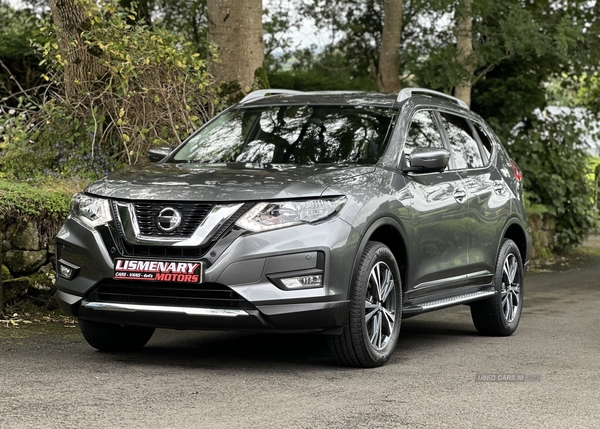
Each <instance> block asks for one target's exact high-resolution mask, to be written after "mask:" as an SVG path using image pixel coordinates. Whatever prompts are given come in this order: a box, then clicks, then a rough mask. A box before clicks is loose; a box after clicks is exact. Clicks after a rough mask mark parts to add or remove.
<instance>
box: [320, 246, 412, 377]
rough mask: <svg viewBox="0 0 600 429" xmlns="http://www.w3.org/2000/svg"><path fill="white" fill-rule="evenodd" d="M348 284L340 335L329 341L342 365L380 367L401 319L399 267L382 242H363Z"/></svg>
mask: <svg viewBox="0 0 600 429" xmlns="http://www.w3.org/2000/svg"><path fill="white" fill-rule="evenodd" d="M352 286H353V292H352V297H351V302H350V312H349V314H348V319H347V320H346V324H345V326H344V329H343V331H342V334H341V335H338V336H334V337H332V338H331V340H330V341H331V346H332V349H333V352H334V355H335V357H336V358H337V360H338V362H340V363H341V364H342V365H346V366H354V367H363V368H372V367H377V366H381V365H383V364H385V363H386V362H387V361H388V360H389V358H390V356H391V355H392V353H393V352H394V349H395V348H396V343H397V342H398V336H399V335H400V321H401V318H402V288H401V283H400V270H399V269H398V264H397V263H396V259H395V258H394V255H393V254H392V252H391V250H390V249H389V248H388V247H387V246H386V245H385V244H383V243H380V242H376V241H370V242H368V243H367V246H366V247H365V250H364V252H363V255H362V258H361V260H360V263H359V266H358V271H357V274H356V277H355V279H354V281H353V285H352Z"/></svg>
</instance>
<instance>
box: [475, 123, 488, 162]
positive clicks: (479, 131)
mask: <svg viewBox="0 0 600 429" xmlns="http://www.w3.org/2000/svg"><path fill="white" fill-rule="evenodd" d="M472 124H473V126H474V127H475V130H476V131H477V135H478V136H479V140H481V143H482V145H483V154H484V155H485V159H486V162H487V160H489V159H490V157H491V156H492V142H491V141H490V138H489V137H488V135H487V133H486V132H485V130H484V129H483V127H482V126H481V124H479V123H477V122H472Z"/></svg>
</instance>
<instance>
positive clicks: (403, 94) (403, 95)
mask: <svg viewBox="0 0 600 429" xmlns="http://www.w3.org/2000/svg"><path fill="white" fill-rule="evenodd" d="M415 92H416V93H419V94H428V95H433V96H434V97H440V98H447V99H449V100H451V101H453V102H455V103H456V104H458V105H459V106H462V107H464V108H465V109H468V108H469V106H467V103H465V102H464V101H462V100H461V99H459V98H456V97H453V96H451V95H448V94H444V93H443V92H439V91H434V90H432V89H425V88H404V89H402V90H401V91H400V92H399V93H398V98H397V99H396V101H398V102H400V101H404V100H406V99H407V98H410V97H412V95H413V93H415Z"/></svg>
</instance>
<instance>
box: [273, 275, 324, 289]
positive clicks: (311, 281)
mask: <svg viewBox="0 0 600 429" xmlns="http://www.w3.org/2000/svg"><path fill="white" fill-rule="evenodd" d="M280 281H281V283H283V284H284V286H285V287H286V288H288V289H301V288H311V287H322V286H323V276H322V275H312V276H298V277H288V278H286V279H280Z"/></svg>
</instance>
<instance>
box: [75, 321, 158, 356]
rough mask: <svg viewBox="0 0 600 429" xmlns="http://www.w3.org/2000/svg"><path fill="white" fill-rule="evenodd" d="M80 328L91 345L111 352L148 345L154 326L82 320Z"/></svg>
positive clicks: (126, 350) (136, 348)
mask: <svg viewBox="0 0 600 429" xmlns="http://www.w3.org/2000/svg"><path fill="white" fill-rule="evenodd" d="M79 328H80V329H81V333H82V334H83V336H84V338H85V339H86V341H87V342H88V343H89V345H90V346H92V347H94V348H96V349H98V350H102V351H109V352H130V351H134V350H139V349H141V348H142V347H144V346H145V345H146V343H147V342H148V341H150V338H152V334H154V328H147V327H143V326H121V325H115V324H113V323H102V322H92V321H89V320H80V321H79Z"/></svg>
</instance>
